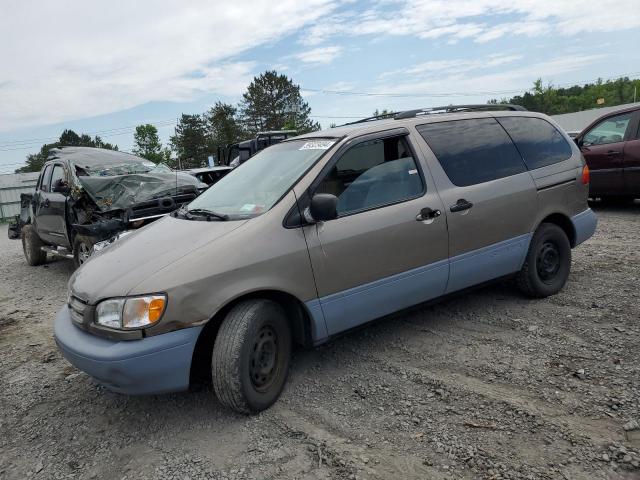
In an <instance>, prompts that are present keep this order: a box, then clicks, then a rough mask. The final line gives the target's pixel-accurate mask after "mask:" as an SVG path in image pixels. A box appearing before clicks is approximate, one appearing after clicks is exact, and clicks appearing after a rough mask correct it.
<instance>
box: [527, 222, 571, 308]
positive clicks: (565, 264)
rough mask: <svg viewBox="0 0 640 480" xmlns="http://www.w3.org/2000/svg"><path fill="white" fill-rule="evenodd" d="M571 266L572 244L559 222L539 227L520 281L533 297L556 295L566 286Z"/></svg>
mask: <svg viewBox="0 0 640 480" xmlns="http://www.w3.org/2000/svg"><path fill="white" fill-rule="evenodd" d="M570 270H571V244H570V243H569V239H568V238H567V234H566V233H564V230H562V228H560V227H559V226H558V225H555V224H553V223H543V224H542V225H540V226H539V227H538V229H537V230H536V232H535V234H534V235H533V238H532V239H531V244H530V245H529V251H528V252H527V257H526V259H525V261H524V265H523V266H522V270H520V272H519V273H518V276H517V277H516V283H517V285H518V287H519V288H520V290H522V292H523V293H525V294H526V295H528V296H530V297H535V298H544V297H548V296H549V295H555V294H556V293H558V292H559V291H560V290H562V288H563V287H564V285H565V283H566V282H567V278H568V277H569V271H570Z"/></svg>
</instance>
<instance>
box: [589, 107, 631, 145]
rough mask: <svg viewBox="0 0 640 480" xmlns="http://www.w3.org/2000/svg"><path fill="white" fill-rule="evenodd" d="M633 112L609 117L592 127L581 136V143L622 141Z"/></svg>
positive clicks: (596, 143)
mask: <svg viewBox="0 0 640 480" xmlns="http://www.w3.org/2000/svg"><path fill="white" fill-rule="evenodd" d="M632 116H633V112H631V113H625V114H622V115H616V116H615V117H609V118H606V119H604V120H603V121H602V122H600V123H599V124H597V125H596V126H595V127H593V128H592V129H591V130H589V132H588V133H587V134H586V135H585V136H584V138H583V145H585V146H589V145H606V144H608V143H616V142H622V141H623V140H624V138H625V137H624V136H625V133H626V131H627V128H628V127H629V123H631V117H632Z"/></svg>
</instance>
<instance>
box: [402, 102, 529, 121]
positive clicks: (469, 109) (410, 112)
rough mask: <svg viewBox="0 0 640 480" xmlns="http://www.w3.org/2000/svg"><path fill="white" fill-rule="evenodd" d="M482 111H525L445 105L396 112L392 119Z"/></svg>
mask: <svg viewBox="0 0 640 480" xmlns="http://www.w3.org/2000/svg"><path fill="white" fill-rule="evenodd" d="M484 110H511V111H520V112H522V111H525V112H526V111H527V109H526V108H524V107H522V106H520V105H512V104H510V103H480V104H476V105H447V106H445V107H430V108H419V109H417V110H406V111H404V112H398V113H396V114H395V116H394V117H393V118H394V120H401V119H403V118H413V117H416V116H418V115H430V114H432V113H455V112H481V111H484Z"/></svg>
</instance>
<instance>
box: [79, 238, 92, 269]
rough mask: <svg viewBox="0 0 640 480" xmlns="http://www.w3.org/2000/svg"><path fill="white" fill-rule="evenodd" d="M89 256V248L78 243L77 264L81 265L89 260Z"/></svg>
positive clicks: (84, 244)
mask: <svg viewBox="0 0 640 480" xmlns="http://www.w3.org/2000/svg"><path fill="white" fill-rule="evenodd" d="M89 255H91V252H89V246H88V245H87V244H86V243H84V242H82V243H80V245H78V263H79V264H80V265H82V264H83V263H84V262H86V261H87V260H88V259H89Z"/></svg>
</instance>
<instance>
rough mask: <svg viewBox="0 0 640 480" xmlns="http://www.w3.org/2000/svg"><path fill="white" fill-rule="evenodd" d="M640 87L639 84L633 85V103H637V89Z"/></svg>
mask: <svg viewBox="0 0 640 480" xmlns="http://www.w3.org/2000/svg"><path fill="white" fill-rule="evenodd" d="M637 89H638V86H637V85H634V86H633V103H636V90H637Z"/></svg>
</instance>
